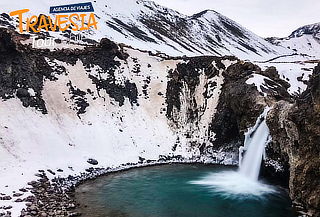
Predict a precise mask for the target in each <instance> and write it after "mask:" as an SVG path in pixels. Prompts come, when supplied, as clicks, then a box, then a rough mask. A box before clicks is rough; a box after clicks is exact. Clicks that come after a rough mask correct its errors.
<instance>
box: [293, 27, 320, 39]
mask: <svg viewBox="0 0 320 217" xmlns="http://www.w3.org/2000/svg"><path fill="white" fill-rule="evenodd" d="M303 35H313V36H315V37H317V38H319V39H320V23H315V24H310V25H305V26H302V27H300V28H298V29H297V30H295V31H293V32H292V33H291V35H290V36H289V38H294V37H301V36H303Z"/></svg>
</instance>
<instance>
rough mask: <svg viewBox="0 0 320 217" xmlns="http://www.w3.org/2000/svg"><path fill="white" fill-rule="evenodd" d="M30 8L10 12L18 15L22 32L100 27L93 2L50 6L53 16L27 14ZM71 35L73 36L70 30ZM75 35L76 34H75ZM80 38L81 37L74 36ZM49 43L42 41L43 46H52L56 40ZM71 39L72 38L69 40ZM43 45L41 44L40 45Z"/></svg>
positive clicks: (12, 14)
mask: <svg viewBox="0 0 320 217" xmlns="http://www.w3.org/2000/svg"><path fill="white" fill-rule="evenodd" d="M29 11H30V10H29V9H21V10H16V11H12V12H10V16H17V17H18V19H19V25H18V28H19V31H20V33H37V32H41V31H45V32H50V31H53V32H59V31H61V32H63V31H66V30H67V29H70V30H71V31H84V30H89V29H98V27H97V24H98V22H97V21H96V18H95V14H94V13H93V12H94V9H93V6H92V3H91V2H86V3H79V4H69V5H60V6H52V7H50V11H49V13H50V14H51V16H50V15H49V16H47V15H44V14H39V15H32V16H28V17H27V16H26V13H27V12H29ZM68 32H69V35H70V37H71V33H70V31H68ZM73 35H74V34H73ZM73 38H76V39H78V38H79V37H74V36H73ZM50 40H51V41H50V42H48V43H40V44H42V45H43V46H49V45H50V46H52V45H53V44H54V40H53V39H50ZM69 41H70V40H69ZM35 45H36V43H35V39H34V38H33V43H32V46H33V47H35ZM40 47H41V46H40Z"/></svg>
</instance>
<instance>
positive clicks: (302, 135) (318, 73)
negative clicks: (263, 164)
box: [268, 65, 320, 216]
mask: <svg viewBox="0 0 320 217" xmlns="http://www.w3.org/2000/svg"><path fill="white" fill-rule="evenodd" d="M268 125H269V126H270V131H271V135H272V138H273V140H272V144H271V145H270V147H271V149H272V150H273V151H274V152H275V153H277V155H273V156H277V159H276V160H278V161H280V162H283V163H284V164H288V165H289V173H290V179H289V188H290V196H291V198H292V199H293V200H294V201H295V203H296V204H297V205H298V207H299V206H300V208H301V206H303V207H305V208H307V210H308V212H309V214H310V215H312V216H320V209H319V207H320V198H319V195H320V182H319V180H320V179H319V177H320V170H319V165H320V158H319V156H320V152H319V151H320V146H319V142H320V65H318V66H317V67H315V69H314V71H313V75H312V77H311V79H310V81H309V83H308V88H307V90H306V91H305V92H304V93H303V94H302V95H301V96H299V97H298V98H297V99H296V100H295V103H289V102H287V101H280V102H277V103H276V104H275V106H274V107H273V109H272V110H271V112H270V114H269V116H268Z"/></svg>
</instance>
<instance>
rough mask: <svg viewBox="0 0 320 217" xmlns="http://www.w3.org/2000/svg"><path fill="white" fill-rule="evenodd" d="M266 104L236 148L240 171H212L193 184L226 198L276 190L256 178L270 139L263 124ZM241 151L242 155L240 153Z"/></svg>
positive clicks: (265, 115) (266, 111)
mask: <svg viewBox="0 0 320 217" xmlns="http://www.w3.org/2000/svg"><path fill="white" fill-rule="evenodd" d="M269 110H270V108H269V107H267V108H266V109H265V110H264V112H263V113H262V114H261V115H260V116H259V118H258V119H257V121H256V124H255V126H254V127H252V128H251V129H249V130H248V132H247V133H246V134H245V142H244V146H243V147H240V148H239V167H240V168H239V170H238V171H225V172H220V173H211V174H208V175H207V176H205V177H203V178H202V179H201V180H197V181H192V182H191V183H192V184H198V185H205V186H207V187H209V188H211V189H212V190H213V191H214V192H215V193H219V194H222V195H224V196H225V197H237V198H238V197H241V198H242V197H243V196H244V195H247V196H261V195H264V194H269V193H275V190H274V188H273V187H272V186H269V185H266V184H263V183H261V182H259V181H258V176H259V172H260V166H261V161H262V157H263V153H264V150H265V146H266V145H267V144H268V142H269V141H270V135H269V128H268V126H267V124H266V117H267V113H268V111H269ZM244 152H245V153H244ZM243 153H244V157H242V156H243Z"/></svg>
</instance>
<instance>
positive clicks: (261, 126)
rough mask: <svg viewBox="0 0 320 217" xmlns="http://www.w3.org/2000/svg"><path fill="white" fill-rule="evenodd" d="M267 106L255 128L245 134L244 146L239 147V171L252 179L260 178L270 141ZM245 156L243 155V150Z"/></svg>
mask: <svg viewBox="0 0 320 217" xmlns="http://www.w3.org/2000/svg"><path fill="white" fill-rule="evenodd" d="M269 110H270V108H269V107H267V108H266V109H265V110H264V112H263V113H262V114H261V115H260V117H259V118H258V119H257V121H256V124H255V126H254V127H253V128H251V129H249V131H248V132H247V133H246V134H245V141H244V147H240V148H239V167H240V170H239V172H240V173H241V174H242V175H244V176H246V177H247V178H249V179H251V180H255V181H256V180H258V176H259V172H260V166H261V161H262V156H263V154H264V150H265V146H266V145H267V144H268V142H269V141H270V138H271V137H270V134H269V128H268V126H267V123H266V117H267V113H268V111H269ZM244 151H245V153H244V157H242V155H243V152H244Z"/></svg>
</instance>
